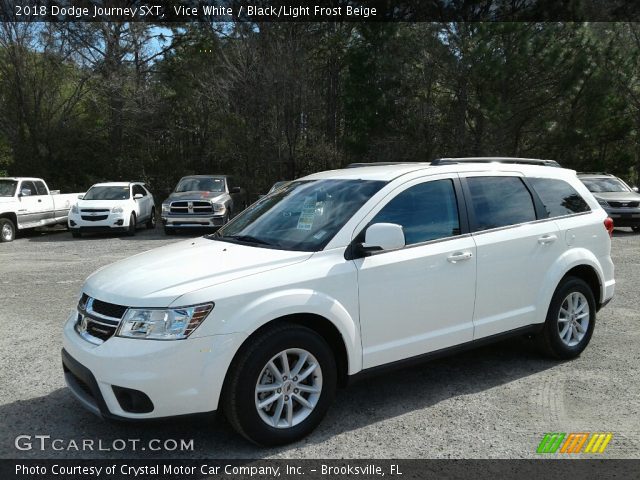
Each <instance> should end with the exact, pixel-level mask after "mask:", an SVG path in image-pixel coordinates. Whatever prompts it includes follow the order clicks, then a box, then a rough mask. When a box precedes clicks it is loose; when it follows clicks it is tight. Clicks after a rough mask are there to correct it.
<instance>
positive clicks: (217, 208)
mask: <svg viewBox="0 0 640 480" xmlns="http://www.w3.org/2000/svg"><path fill="white" fill-rule="evenodd" d="M212 205H213V211H214V212H215V213H222V212H224V203H213V204H212Z"/></svg>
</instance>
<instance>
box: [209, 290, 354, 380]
mask: <svg viewBox="0 0 640 480" xmlns="http://www.w3.org/2000/svg"><path fill="white" fill-rule="evenodd" d="M236 306H237V305H236ZM220 307H222V308H221V310H222V311H219V310H218V305H216V308H215V309H214V313H213V315H214V317H215V316H216V315H220V317H221V318H224V322H221V323H219V324H218V325H217V327H218V328H217V329H216V330H217V331H216V333H217V334H223V335H224V334H229V333H237V332H243V333H246V334H247V335H249V336H250V335H251V334H253V333H254V332H255V331H256V330H258V329H259V328H260V327H263V326H264V325H266V324H267V323H269V322H271V321H273V320H276V319H278V318H281V317H285V316H288V315H301V314H313V315H318V316H320V317H324V318H325V319H327V320H329V321H330V322H331V323H332V324H333V325H334V326H335V327H336V328H337V329H338V331H339V332H340V335H341V336H342V340H343V342H344V345H345V349H346V351H347V359H348V363H349V366H348V372H349V374H353V373H356V372H358V371H360V370H361V369H362V344H361V341H360V330H359V328H358V324H357V319H356V318H353V316H352V315H351V314H350V313H349V311H348V310H347V308H345V306H344V305H342V304H341V303H340V302H339V301H338V300H336V299H334V298H332V297H330V296H329V295H327V294H324V293H322V292H317V291H313V290H310V289H301V288H299V289H290V290H282V291H278V292H271V293H268V294H266V295H263V296H260V297H258V298H256V299H254V300H252V301H249V302H248V303H246V304H244V305H243V306H241V307H240V308H234V309H229V310H226V309H225V308H224V307H223V306H222V305H220ZM217 310H218V311H217Z"/></svg>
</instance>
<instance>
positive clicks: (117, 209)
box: [111, 207, 122, 213]
mask: <svg viewBox="0 0 640 480" xmlns="http://www.w3.org/2000/svg"><path fill="white" fill-rule="evenodd" d="M111 213H122V207H113V208H112V209H111Z"/></svg>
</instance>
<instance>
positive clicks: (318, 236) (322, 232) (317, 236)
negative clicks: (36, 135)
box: [313, 230, 327, 240]
mask: <svg viewBox="0 0 640 480" xmlns="http://www.w3.org/2000/svg"><path fill="white" fill-rule="evenodd" d="M326 234H327V232H326V230H320V231H319V232H318V233H316V234H315V235H314V236H313V238H315V239H316V240H322V239H323V238H324V236H325V235H326Z"/></svg>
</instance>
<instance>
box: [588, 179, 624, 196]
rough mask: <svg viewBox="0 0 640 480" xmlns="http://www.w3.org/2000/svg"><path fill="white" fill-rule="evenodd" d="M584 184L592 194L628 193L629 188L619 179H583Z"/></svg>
mask: <svg viewBox="0 0 640 480" xmlns="http://www.w3.org/2000/svg"><path fill="white" fill-rule="evenodd" d="M582 183H584V184H585V185H586V186H587V188H588V189H589V191H590V192H593V193H604V192H628V191H629V189H628V188H627V186H626V185H625V184H624V183H622V182H621V181H620V180H618V179H617V178H583V179H582Z"/></svg>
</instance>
